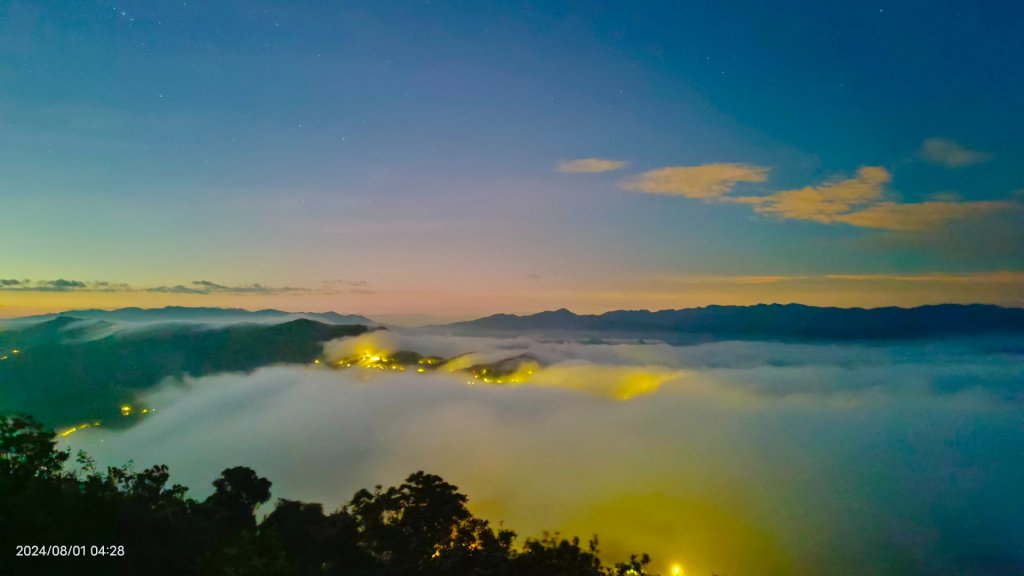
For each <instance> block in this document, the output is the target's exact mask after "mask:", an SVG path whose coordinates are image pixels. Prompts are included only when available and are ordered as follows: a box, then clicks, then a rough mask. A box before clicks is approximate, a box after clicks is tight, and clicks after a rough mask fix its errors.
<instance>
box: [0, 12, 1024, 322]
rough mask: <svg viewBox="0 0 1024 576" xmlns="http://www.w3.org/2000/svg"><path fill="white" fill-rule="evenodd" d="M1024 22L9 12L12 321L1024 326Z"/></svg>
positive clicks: (5, 125) (5, 149) (4, 161)
mask: <svg viewBox="0 0 1024 576" xmlns="http://www.w3.org/2000/svg"><path fill="white" fill-rule="evenodd" d="M1022 18H1024V4H1021V3H1020V2H1014V1H1009V0H1005V1H993V2H984V3H978V2H968V1H962V2H953V1H948V2H947V1H927V2H925V1H913V0H911V1H901V2H891V1H884V0H879V1H873V2H842V3H840V2H820V1H819V2H810V1H806V2H797V1H789V2H775V3H764V2H753V1H751V2H738V1H734V2H730V1H714V2H712V1H706V2H684V3H683V2H665V3H660V2H645V3H636V2H617V3H602V2H559V1H550V2H469V1H466V2H460V1H450V2H440V1H433V2H431V1H421V2H388V1H375V2H288V3H273V2H260V1H252V0H247V1H244V2H242V1H224V2H216V3H208V2H197V1H184V2H182V1H176V2H138V1H134V2H133V1H125V2H108V1H100V2H90V1H79V2H63V1H61V2H57V1H53V2H23V1H17V0H0V62H2V64H0V316H17V315H22V314H30V313H37V312H47V311H55V310H61V309H68V308H79V307H102V308H112V307H119V306H164V305H171V304H173V305H192V306H238V307H246V308H262V307H276V308H282V309H287V310H315V311H320V310H336V311H339V312H356V313H363V314H367V315H370V316H371V317H375V318H379V319H381V320H392V321H395V320H397V321H405V322H408V323H419V322H429V321H436V320H439V319H458V318H469V317H473V316H478V315H482V314H490V313H495V312H516V313H524V312H536V311H540V310H545V309H554V308H560V307H568V308H570V309H572V310H574V311H578V312H599V311H604V310H609V309H620V308H652V309H663V308H680V307H687V306H701V305H707V304H754V303H760V302H802V303H806V304H814V305H836V306H884V305H900V306H913V305H920V304H929V303H939V302H987V303H996V304H1002V305H1009V306H1020V305H1022V304H1024V162H1022V161H1021V160H1022V159H1024V140H1022V139H1021V138H1020V134H1022V133H1024V105H1021V102H1024V68H1022V67H1021V66H1020V64H1019V63H1020V62H1021V61H1022V60H1024V40H1022V37H1021V35H1020V34H1019V22H1021V21H1022Z"/></svg>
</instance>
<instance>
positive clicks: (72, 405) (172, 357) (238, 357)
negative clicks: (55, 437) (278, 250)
mask: <svg viewBox="0 0 1024 576" xmlns="http://www.w3.org/2000/svg"><path fill="white" fill-rule="evenodd" d="M367 330H368V328H367V327H366V326H362V325H341V324H324V323H322V322H316V321H313V320H307V319H298V320H291V321H289V322H282V323H277V324H253V323H243V324H230V325H209V324H184V323H162V324H152V325H148V324H147V325H142V326H134V327H129V328H125V327H123V326H115V325H114V324H111V323H109V322H106V321H103V320H99V321H95V320H82V319H78V318H72V317H70V316H59V317H57V318H54V319H52V320H47V321H43V322H37V323H34V324H29V325H26V326H24V327H22V328H21V329H18V330H8V331H0V383H2V384H3V385H2V386H0V407H2V409H3V410H5V411H12V412H27V413H31V414H35V415H36V416H37V417H38V418H40V419H41V420H43V421H44V422H45V423H46V424H48V425H52V426H71V425H77V424H80V423H82V422H97V421H99V422H103V423H104V425H127V424H130V423H131V422H132V420H133V419H134V418H136V417H138V416H139V415H140V413H141V410H135V411H133V412H132V413H130V414H127V415H126V414H122V413H121V410H122V409H121V407H122V406H125V405H128V406H131V405H132V404H133V403H134V401H135V399H136V397H137V396H138V394H139V393H140V392H141V391H142V390H144V389H146V388H149V387H152V386H154V385H156V384H158V383H160V382H161V381H162V380H164V379H165V378H168V377H182V376H192V377H199V376H205V375H209V374H216V373H219V372H251V371H253V370H256V369H258V368H262V367H264V366H270V365H274V364H308V363H310V362H313V361H314V360H315V359H316V358H318V357H319V356H320V354H321V352H322V348H323V343H324V342H326V341H328V340H332V339H334V338H340V337H343V336H355V335H358V334H362V333H363V332H366V331H367ZM125 416H128V417H125Z"/></svg>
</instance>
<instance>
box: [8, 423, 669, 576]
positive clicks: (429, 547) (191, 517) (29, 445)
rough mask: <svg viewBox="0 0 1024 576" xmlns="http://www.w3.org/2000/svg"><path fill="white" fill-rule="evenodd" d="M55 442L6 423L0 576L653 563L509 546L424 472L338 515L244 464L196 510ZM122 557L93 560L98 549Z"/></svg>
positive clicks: (517, 573)
mask: <svg viewBox="0 0 1024 576" xmlns="http://www.w3.org/2000/svg"><path fill="white" fill-rule="evenodd" d="M69 456H70V455H69V454H68V453H67V452H64V451H60V450H58V449H57V447H56V442H55V441H54V434H53V432H52V431H50V430H47V429H46V428H44V427H43V425H41V424H40V423H39V422H37V421H36V420H34V419H32V418H30V417H27V416H8V417H2V418H0V543H2V549H3V551H4V552H3V554H0V574H38V575H49V574H52V575H58V574H59V575H63V574H76V575H80V574H113V575H122V574H123V575H135V574H146V575H155V576H160V575H164V574H166V575H168V576H170V575H174V576H189V575H210V576H314V575H317V576H456V575H457V576H643V575H646V574H649V573H648V572H647V564H648V562H649V559H648V558H647V556H646V555H643V556H639V557H638V556H633V557H632V558H630V561H629V562H627V563H623V564H616V565H614V566H608V565H606V564H604V563H603V562H602V561H601V560H600V558H599V554H598V548H597V538H596V537H595V538H594V539H592V540H591V541H590V542H589V545H588V546H587V547H586V548H583V547H581V546H580V542H579V539H578V538H573V539H571V540H567V539H563V538H561V537H560V536H559V535H558V534H554V535H550V534H545V535H544V536H543V537H542V538H540V539H528V540H526V542H525V543H524V545H523V546H521V547H516V546H514V541H515V538H516V535H515V533H514V532H512V531H510V530H504V529H498V530H494V529H493V528H491V526H490V524H489V523H488V522H487V521H486V520H483V519H480V518H475V517H474V516H473V515H472V514H471V513H470V511H469V509H468V508H467V501H468V499H467V497H466V496H465V495H464V494H462V493H460V492H459V491H458V488H457V487H456V486H453V485H451V484H449V483H447V482H445V481H444V480H443V479H442V478H440V477H439V476H434V475H432V474H427V473H424V472H416V473H414V474H411V475H410V476H409V477H408V478H406V480H405V481H404V482H402V483H401V484H400V485H398V486H393V487H389V488H383V487H381V486H377V487H376V488H375V489H374V490H373V491H369V490H360V491H359V492H357V493H356V494H355V496H354V497H353V498H352V500H351V501H350V502H349V503H348V504H346V505H345V506H343V507H342V508H341V509H340V510H338V511H336V512H333V513H331V514H325V513H324V511H323V507H322V506H321V505H320V504H311V503H306V502H298V501H294V500H285V499H281V500H278V502H277V504H276V506H275V507H274V509H273V510H272V511H271V512H270V513H269V514H268V515H267V516H266V518H264V519H263V520H262V522H258V521H257V515H256V513H257V510H258V509H259V507H260V506H261V505H262V504H264V503H266V502H268V501H269V500H270V496H271V493H270V488H271V482H270V481H269V480H267V479H266V478H262V477H260V476H259V475H257V474H256V473H255V472H254V471H253V470H251V469H249V468H246V467H244V466H236V467H233V468H228V469H226V470H224V471H223V472H222V473H221V475H220V477H218V478H217V479H216V480H214V481H213V487H214V492H213V494H211V495H210V496H209V497H208V498H206V499H205V500H202V501H197V500H194V499H192V498H189V497H188V496H187V489H186V488H184V487H183V486H179V485H171V486H168V482H169V480H170V472H169V470H168V469H167V467H166V466H154V467H152V468H148V469H146V470H143V471H141V472H136V471H134V470H133V469H132V468H131V466H122V467H119V468H108V469H106V470H104V471H99V470H97V469H96V466H95V463H94V462H93V461H92V460H91V459H90V458H89V457H88V456H87V455H85V454H82V453H79V454H78V455H77V458H76V459H75V462H76V466H75V467H74V468H73V470H71V471H68V470H67V469H66V465H67V461H68V460H69ZM28 544H36V545H81V546H84V547H85V551H84V554H83V555H80V556H78V557H73V558H58V557H52V556H50V557H29V558H24V557H15V555H14V551H15V547H16V546H19V545H28ZM111 545H113V546H123V550H124V554H123V556H120V555H117V554H116V549H114V554H113V555H112V554H110V553H109V552H108V553H107V554H106V555H103V556H99V555H97V556H94V555H93V553H94V548H93V547H96V546H104V547H107V548H106V549H107V550H110V548H109V547H110V546H111Z"/></svg>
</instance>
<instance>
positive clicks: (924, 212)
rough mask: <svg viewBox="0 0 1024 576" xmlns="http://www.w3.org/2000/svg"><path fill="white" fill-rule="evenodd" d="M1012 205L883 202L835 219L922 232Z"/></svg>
mask: <svg viewBox="0 0 1024 576" xmlns="http://www.w3.org/2000/svg"><path fill="white" fill-rule="evenodd" d="M1013 208H1014V204H1013V203H1012V202H918V203H914V204H898V203H896V202H882V203H879V204H875V205H874V206H870V207H868V208H865V209H863V210H860V211H858V212H852V213H849V214H842V215H838V216H836V217H835V219H834V220H835V221H836V222H844V223H846V224H850V225H853V226H859V227H861V228H875V229H878V230H892V231H896V232H920V231H924V230H934V229H936V228H940V227H942V226H943V225H945V224H946V223H947V222H949V221H951V220H959V219H964V218H974V217H978V216H984V215H987V214H991V213H994V212H996V211H999V210H1006V209H1013Z"/></svg>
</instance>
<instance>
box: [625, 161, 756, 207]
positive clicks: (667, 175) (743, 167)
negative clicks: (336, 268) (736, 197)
mask: <svg viewBox="0 0 1024 576" xmlns="http://www.w3.org/2000/svg"><path fill="white" fill-rule="evenodd" d="M767 178H768V168H765V167H762V166H751V165H749V164H729V163H718V164H703V165H701V166H670V167H668V168H659V169H657V170H651V171H649V172H644V173H642V174H640V175H638V176H635V177H633V178H631V179H629V180H627V181H625V182H623V183H622V187H623V188H625V189H626V190H631V191H633V192H644V193H647V194H665V195H670V196H684V197H686V198H698V199H702V200H716V199H718V198H721V197H722V196H725V195H726V194H728V193H729V192H731V191H732V189H733V187H734V186H736V184H738V183H741V182H764V181H765V180H766V179H767Z"/></svg>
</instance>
